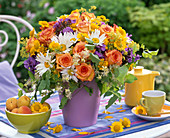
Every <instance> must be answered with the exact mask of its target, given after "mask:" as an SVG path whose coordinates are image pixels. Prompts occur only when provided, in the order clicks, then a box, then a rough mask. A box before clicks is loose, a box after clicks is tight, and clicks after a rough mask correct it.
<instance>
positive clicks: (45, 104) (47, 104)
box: [43, 102, 51, 109]
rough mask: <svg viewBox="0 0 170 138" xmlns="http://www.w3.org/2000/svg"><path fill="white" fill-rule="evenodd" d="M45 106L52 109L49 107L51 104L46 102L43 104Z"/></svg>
mask: <svg viewBox="0 0 170 138" xmlns="http://www.w3.org/2000/svg"><path fill="white" fill-rule="evenodd" d="M43 106H47V107H48V109H50V108H51V107H50V105H49V103H47V102H44V103H43Z"/></svg>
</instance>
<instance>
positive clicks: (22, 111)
mask: <svg viewBox="0 0 170 138" xmlns="http://www.w3.org/2000/svg"><path fill="white" fill-rule="evenodd" d="M18 113H20V114H32V112H31V109H30V108H29V107H28V106H21V107H20V108H19V109H18Z"/></svg>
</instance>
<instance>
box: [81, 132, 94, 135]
mask: <svg viewBox="0 0 170 138" xmlns="http://www.w3.org/2000/svg"><path fill="white" fill-rule="evenodd" d="M93 133H95V132H79V135H87V134H88V135H90V134H93Z"/></svg>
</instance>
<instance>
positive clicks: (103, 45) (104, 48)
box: [96, 44, 106, 51]
mask: <svg viewBox="0 0 170 138" xmlns="http://www.w3.org/2000/svg"><path fill="white" fill-rule="evenodd" d="M96 47H97V48H99V49H100V50H101V51H105V50H106V45H105V44H102V45H101V46H99V45H98V46H96Z"/></svg>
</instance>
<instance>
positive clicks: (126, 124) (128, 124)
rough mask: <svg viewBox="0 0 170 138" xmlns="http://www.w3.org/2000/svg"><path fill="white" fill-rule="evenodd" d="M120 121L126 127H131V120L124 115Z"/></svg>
mask: <svg viewBox="0 0 170 138" xmlns="http://www.w3.org/2000/svg"><path fill="white" fill-rule="evenodd" d="M120 122H121V123H122V125H123V126H124V127H130V124H131V122H130V120H129V119H128V118H126V117H124V118H123V119H120Z"/></svg>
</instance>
